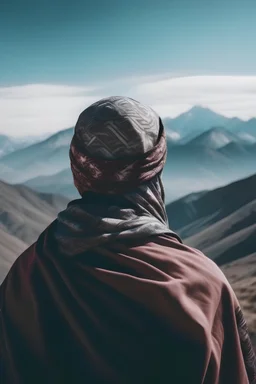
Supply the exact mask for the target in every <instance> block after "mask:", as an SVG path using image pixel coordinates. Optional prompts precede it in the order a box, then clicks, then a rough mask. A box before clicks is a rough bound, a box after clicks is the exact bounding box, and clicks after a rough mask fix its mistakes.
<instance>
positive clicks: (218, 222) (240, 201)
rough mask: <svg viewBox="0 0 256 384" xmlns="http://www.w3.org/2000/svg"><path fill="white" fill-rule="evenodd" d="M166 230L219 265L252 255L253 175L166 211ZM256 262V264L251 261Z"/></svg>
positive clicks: (255, 246) (255, 235) (255, 220)
mask: <svg viewBox="0 0 256 384" xmlns="http://www.w3.org/2000/svg"><path fill="white" fill-rule="evenodd" d="M166 209H167V215H168V218H169V225H170V227H171V228H172V229H173V230H174V231H177V233H179V235H180V236H181V237H182V238H183V239H185V242H186V244H188V245H191V246H193V247H195V248H198V249H200V250H202V251H203V252H204V253H205V254H206V255H207V256H209V257H210V258H212V259H214V260H215V261H216V262H217V263H218V264H219V265H222V264H225V263H228V262H232V261H234V260H236V259H240V258H243V257H245V256H249V255H250V254H252V253H254V252H256V242H255V239H256V174H254V175H253V176H251V177H248V178H246V179H243V180H239V181H237V182H234V183H231V184H229V185H227V186H225V187H221V188H218V189H215V190H212V191H202V192H200V193H193V194H190V195H188V196H185V197H183V198H181V199H179V200H177V201H175V202H173V203H171V204H169V205H167V207H166ZM255 262H256V260H255Z"/></svg>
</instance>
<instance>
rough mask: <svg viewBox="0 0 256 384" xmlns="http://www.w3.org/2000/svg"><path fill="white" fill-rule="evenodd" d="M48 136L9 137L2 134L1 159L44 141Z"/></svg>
mask: <svg viewBox="0 0 256 384" xmlns="http://www.w3.org/2000/svg"><path fill="white" fill-rule="evenodd" d="M47 136H49V135H47V134H46V135H40V136H25V137H9V136H6V135H2V134H0V158H1V157H3V156H5V155H8V154H9V153H12V152H15V151H17V150H19V149H22V148H26V147H28V146H29V145H32V144H35V143H37V142H39V141H42V140H43V139H44V138H46V137H47Z"/></svg>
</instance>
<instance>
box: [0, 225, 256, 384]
mask: <svg viewBox="0 0 256 384" xmlns="http://www.w3.org/2000/svg"><path fill="white" fill-rule="evenodd" d="M54 225H55V223H53V224H52V225H51V226H50V227H49V228H48V229H47V230H46V231H45V232H44V233H43V234H42V235H41V236H40V238H39V240H38V241H37V243H36V244H34V245H32V246H31V247H30V248H29V249H28V250H27V251H26V252H24V253H23V254H22V255H21V256H20V257H19V258H18V259H17V261H16V262H15V264H14V265H13V267H12V268H11V270H10V272H9V274H8V276H7V277H6V279H5V281H4V283H3V284H2V286H1V290H0V293H1V316H0V317H1V323H0V324H1V328H0V347H1V355H0V361H1V384H2V383H3V384H6V383H8V384H9V383H10V384H16V383H17V384H18V383H19V384H23V383H24V384H28V383H37V384H40V383H47V384H51V383H54V384H57V383H72V384H73V383H163V382H168V383H198V384H199V383H209V384H217V383H224V384H229V383H230V384H231V383H232V384H247V383H250V384H252V383H256V373H255V372H256V369H255V355H254V353H253V350H252V346H251V342H250V339H249V336H248V333H247V329H246V325H245V322H244V319H243V315H242V312H241V310H240V308H239V304H238V302H237V299H236V297H235V295H234V293H233V291H232V289H231V287H230V285H229V284H228V282H227V280H226V278H225V277H224V275H223V274H222V272H221V271H220V270H219V268H218V267H217V266H216V265H215V264H214V263H213V262H212V261H211V260H209V259H208V258H206V257H205V256H204V255H203V254H202V253H201V252H199V251H197V250H194V249H191V248H189V247H187V246H185V245H184V244H181V243H180V242H179V241H178V240H176V239H175V238H173V237H172V236H171V235H161V236H152V237H149V238H148V239H147V240H144V241H142V240H140V241H138V240H137V242H135V241H131V240H129V241H124V240H122V241H116V242H114V243H112V244H108V245H105V246H104V247H102V248H98V249H97V251H92V250H90V251H87V252H85V253H84V254H81V255H80V256H74V257H72V258H68V257H65V256H63V255H62V254H60V252H59V251H58V246H57V243H56V242H55V240H54V239H53V235H52V234H53V231H54Z"/></svg>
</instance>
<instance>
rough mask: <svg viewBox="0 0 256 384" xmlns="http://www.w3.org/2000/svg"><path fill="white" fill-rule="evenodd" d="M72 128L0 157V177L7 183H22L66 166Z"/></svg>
mask: <svg viewBox="0 0 256 384" xmlns="http://www.w3.org/2000/svg"><path fill="white" fill-rule="evenodd" d="M72 135H73V128H69V129H66V130H64V131H60V132H58V133H56V134H54V135H53V136H50V137H49V138H48V139H46V140H43V141H41V142H39V143H36V144H33V145H31V146H29V147H27V148H23V149H20V150H18V151H15V152H14V153H10V154H8V155H6V156H4V157H2V158H1V171H0V178H1V179H2V180H5V181H6V182H9V183H23V182H25V181H27V180H29V179H31V178H34V177H37V176H39V175H40V176H42V175H53V174H55V173H57V172H60V171H62V170H63V169H66V168H68V166H69V160H68V152H69V145H70V142H71V139H72Z"/></svg>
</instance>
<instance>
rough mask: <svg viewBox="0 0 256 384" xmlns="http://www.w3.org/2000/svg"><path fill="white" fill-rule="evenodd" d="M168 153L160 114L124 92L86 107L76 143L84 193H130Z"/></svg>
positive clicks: (73, 151)
mask: <svg viewBox="0 0 256 384" xmlns="http://www.w3.org/2000/svg"><path fill="white" fill-rule="evenodd" d="M165 155H166V143H165V137H164V132H163V126H162V123H161V120H160V118H159V116H158V115H157V114H156V113H155V112H154V111H153V110H152V109H151V108H150V107H148V106H145V105H143V104H141V103H139V102H137V101H135V100H133V99H130V98H127V97H121V96H115V97H109V98H105V99H102V100H99V101H98V102H96V103H94V104H92V105H91V106H90V107H88V108H87V109H85V110H84V111H83V112H82V113H81V115H80V116H79V118H78V121H77V124H76V127H75V134H74V137H73V140H72V143H71V148H70V159H71V168H72V172H73V175H74V181H75V185H76V187H77V189H78V191H79V192H80V194H83V193H84V192H86V191H88V190H91V191H95V192H99V193H124V192H125V191H126V190H127V189H129V188H130V187H136V186H137V185H139V184H141V183H142V182H144V181H147V180H149V179H150V178H152V177H154V175H156V174H157V173H159V172H161V170H162V168H163V165H164V161H165Z"/></svg>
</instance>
